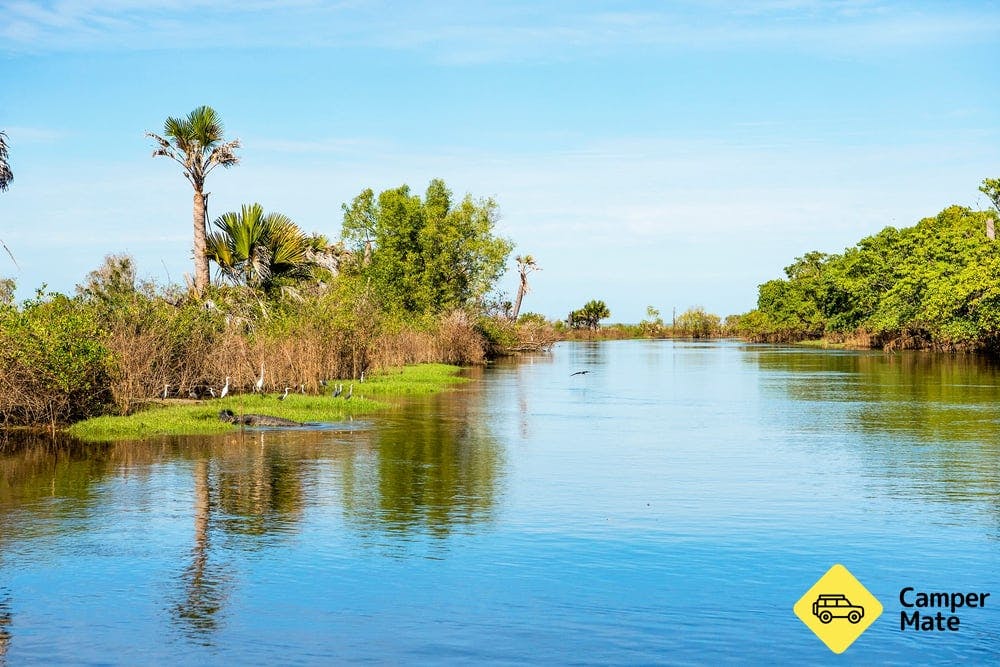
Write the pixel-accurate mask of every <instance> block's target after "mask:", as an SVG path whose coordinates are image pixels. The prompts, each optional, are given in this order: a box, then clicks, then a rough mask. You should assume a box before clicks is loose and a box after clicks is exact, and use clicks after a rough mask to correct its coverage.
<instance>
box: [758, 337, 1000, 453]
mask: <svg viewBox="0 0 1000 667" xmlns="http://www.w3.org/2000/svg"><path fill="white" fill-rule="evenodd" d="M751 353H752V354H753V357H754V358H755V360H756V362H757V364H758V365H759V366H760V367H761V368H762V369H764V370H767V371H769V372H770V373H771V377H770V378H768V377H766V376H765V378H764V381H765V382H767V383H768V386H769V387H770V388H773V389H776V390H777V391H779V392H780V393H781V394H782V395H787V396H789V397H790V398H792V399H794V400H798V401H809V402H817V403H823V402H829V403H840V404H843V403H850V404H852V405H850V406H847V407H846V413H847V414H849V415H850V416H851V419H852V421H853V423H854V425H856V426H857V428H859V429H862V430H866V431H873V432H883V433H899V434H901V435H905V436H907V437H912V438H916V439H919V440H923V441H942V440H949V441H955V440H978V441H984V442H986V441H996V440H997V439H998V438H1000V420H998V419H996V418H995V414H994V411H993V408H994V405H995V404H996V402H997V398H998V397H1000V366H998V364H997V363H996V361H995V360H992V359H990V358H987V357H982V356H978V355H971V354H968V355H948V354H933V353H926V352H913V353H897V354H882V353H822V352H798V351H779V350H766V349H765V350H764V351H754V350H753V349H752V348H751ZM837 409H838V410H845V408H844V407H843V406H838V408H837Z"/></svg>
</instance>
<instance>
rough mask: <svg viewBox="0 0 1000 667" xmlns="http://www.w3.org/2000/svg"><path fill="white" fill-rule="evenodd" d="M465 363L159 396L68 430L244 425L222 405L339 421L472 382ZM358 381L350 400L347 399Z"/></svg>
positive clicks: (111, 434) (102, 432) (166, 431)
mask: <svg viewBox="0 0 1000 667" xmlns="http://www.w3.org/2000/svg"><path fill="white" fill-rule="evenodd" d="M460 371H461V368H460V367H458V366H452V365H448V364H420V365H416V366H405V367H402V368H396V369H391V370H387V371H383V372H380V373H378V374H376V375H374V376H372V377H371V378H367V379H366V380H365V381H364V382H358V381H353V382H352V381H351V380H337V381H331V382H330V383H329V384H328V386H327V387H326V389H325V391H324V393H321V394H319V395H316V394H311V395H310V394H296V393H289V394H288V397H287V398H286V399H284V400H278V396H279V394H266V395H264V397H263V398H262V397H261V396H259V395H256V394H238V395H235V396H227V397H226V398H221V399H210V400H205V401H187V400H170V399H168V400H166V401H156V402H154V403H152V404H150V405H149V407H147V408H146V409H144V410H142V411H140V412H137V413H134V414H131V415H127V416H102V417H94V418H91V419H86V420H84V421H80V422H77V423H75V424H73V425H72V426H70V427H69V428H67V429H66V432H67V433H68V434H69V435H71V436H73V437H75V438H79V439H80V440H84V441H88V442H100V441H112V440H133V439H139V438H146V437H151V436H158V435H212V434H216V433H226V432H229V431H234V430H237V429H239V428H240V427H239V426H236V425H233V424H230V423H227V422H223V421H221V420H220V419H219V411H220V410H225V409H228V410H232V411H233V412H234V413H236V414H237V415H242V414H247V413H253V414H266V415H272V416H275V417H281V418H284V419H291V420H294V421H297V422H303V423H317V422H338V421H343V420H345V419H349V418H351V417H356V416H360V415H366V414H371V413H374V412H378V411H379V410H382V409H384V408H386V407H388V406H389V405H390V404H391V403H392V401H393V400H394V399H399V398H405V397H408V396H419V395H426V394H432V393H435V392H438V391H443V390H445V389H447V388H448V387H451V386H454V385H456V384H460V383H462V382H466V381H467V379H466V378H464V377H461V376H460V375H459V372H460ZM337 384H343V386H344V390H343V394H341V395H340V396H339V397H337V398H334V397H333V396H332V393H333V387H334V386H335V385H337ZM352 385H353V394H352V395H351V398H350V399H347V398H345V396H346V394H347V393H348V392H349V391H350V390H351V387H352Z"/></svg>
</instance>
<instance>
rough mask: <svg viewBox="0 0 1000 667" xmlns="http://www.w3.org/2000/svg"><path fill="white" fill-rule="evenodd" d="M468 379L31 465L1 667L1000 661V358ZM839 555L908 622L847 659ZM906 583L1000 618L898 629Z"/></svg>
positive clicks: (830, 359)
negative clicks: (973, 594) (311, 418)
mask: <svg viewBox="0 0 1000 667" xmlns="http://www.w3.org/2000/svg"><path fill="white" fill-rule="evenodd" d="M583 370H586V371H588V372H587V373H586V374H580V375H571V374H572V373H574V372H576V371H583ZM470 374H471V375H472V376H473V381H472V382H470V383H468V384H466V385H463V386H462V387H461V388H460V389H458V390H455V391H450V392H447V393H445V394H441V395H438V396H434V397H428V398H423V399H417V400H414V401H411V402H408V403H406V404H405V405H400V406H398V407H396V408H394V409H392V410H390V411H388V412H387V413H386V414H385V415H380V416H376V417H374V418H372V419H371V420H370V421H369V422H367V423H365V424H364V427H363V428H357V429H354V430H350V431H346V430H337V431H333V430H329V429H328V430H315V431H310V430H295V431H290V432H282V431H280V430H268V431H260V432H255V431H247V432H244V433H241V434H234V435H228V436H224V437H215V438H160V439H155V440H151V441H144V442H135V443H113V444H109V445H101V446H91V445H86V446H85V445H80V444H76V443H68V442H67V443H56V444H52V443H38V444H34V445H31V446H28V447H27V448H25V449H23V450H19V451H18V452H16V453H13V452H10V453H7V454H5V455H3V456H2V457H0V474H2V485H0V656H2V657H0V662H3V661H6V662H7V663H9V664H12V665H13V664H31V663H45V664H53V663H64V664H163V663H171V664H174V663H177V664H230V663H234V662H235V663H241V664H245V663H280V664H331V663H353V662H363V663H374V664H448V663H454V664H469V663H493V664H546V665H547V664H602V665H603V664H628V665H633V664H716V663H731V664H737V663H738V664H765V663H779V664H785V663H790V664H803V663H810V664H812V663H831V664H833V663H836V664H845V663H847V664H915V663H919V664H946V663H954V662H959V661H961V662H974V663H989V662H996V661H997V660H998V659H1000V635H998V632H997V629H998V628H1000V613H998V611H997V610H998V609H1000V412H998V410H997V405H998V398H1000V390H998V387H1000V376H998V369H997V367H996V366H995V365H994V364H993V363H992V362H990V361H988V360H985V359H982V358H978V357H971V356H965V357H949V356H941V355H931V354H918V353H914V354H897V355H884V354H882V353H876V352H844V351H824V350H810V349H799V348H781V347H771V346H763V345H748V344H744V343H738V342H729V341H721V342H720V341H715V342H681V341H674V342H671V341H620V342H575V343H561V344H559V345H557V346H556V348H555V349H554V351H553V352H551V353H548V354H540V355H535V356H528V357H522V358H520V359H519V360H516V361H511V362H504V363H498V364H494V365H492V366H490V367H488V368H485V369H473V370H471V371H470ZM835 563H842V564H844V565H845V566H846V567H847V568H849V569H850V570H851V571H852V572H853V573H854V574H855V575H856V576H857V577H858V578H859V580H860V581H861V582H862V583H863V584H864V585H865V586H866V587H867V588H868V589H869V590H870V591H871V592H872V593H873V594H874V595H875V596H876V597H877V598H879V600H880V601H881V602H882V604H883V606H884V609H885V611H884V613H883V615H882V617H881V618H879V619H878V620H877V621H876V622H875V623H874V624H873V625H872V627H871V628H870V629H869V630H868V631H867V632H865V633H864V634H863V635H862V636H861V637H860V638H859V639H858V640H857V641H856V642H855V643H854V644H853V645H852V646H851V647H850V648H849V649H848V650H847V651H846V652H845V653H844V654H842V655H839V656H838V655H834V654H833V653H832V652H831V651H830V650H829V649H827V648H826V646H825V645H824V644H823V643H821V642H820V641H819V640H818V639H817V638H816V637H815V636H814V635H813V634H812V632H811V631H810V630H809V629H808V628H806V627H805V625H803V624H802V623H801V622H800V621H799V619H798V618H796V617H795V615H794V614H793V613H792V606H793V605H794V604H795V602H796V601H797V600H798V599H799V598H800V597H801V596H802V595H803V594H804V593H805V592H806V591H807V590H808V589H809V588H810V587H811V586H812V584H813V583H814V582H815V580H816V579H818V578H819V577H820V576H821V575H822V574H823V573H824V572H826V570H827V569H829V568H830V567H831V566H832V565H833V564H835ZM905 586H913V587H915V588H917V589H918V590H926V591H962V592H969V591H979V592H990V593H992V595H993V597H992V598H989V599H988V601H987V604H986V606H985V607H984V608H982V609H967V610H961V611H959V615H960V617H961V629H960V630H959V632H932V633H926V632H914V631H912V630H907V631H906V632H901V631H900V627H899V616H900V610H901V606H900V603H899V599H898V595H899V591H900V589H901V588H903V587H905ZM935 611H936V610H935ZM834 622H844V621H834Z"/></svg>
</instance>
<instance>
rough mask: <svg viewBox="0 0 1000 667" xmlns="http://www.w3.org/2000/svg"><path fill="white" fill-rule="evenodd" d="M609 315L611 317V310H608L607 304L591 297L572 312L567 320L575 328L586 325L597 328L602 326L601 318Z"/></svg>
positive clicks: (589, 327)
mask: <svg viewBox="0 0 1000 667" xmlns="http://www.w3.org/2000/svg"><path fill="white" fill-rule="evenodd" d="M608 317H611V311H610V310H608V306H607V304H606V303H604V302H603V301H598V300H597V299H591V300H590V301H588V302H587V303H585V304H584V305H583V308H580V309H579V310H574V311H573V312H571V313H570V314H569V318H568V319H567V322H568V323H569V325H570V326H571V327H573V328H574V329H581V328H583V327H586V328H588V329H594V330H596V329H598V328H600V326H601V320H603V319H606V318H608Z"/></svg>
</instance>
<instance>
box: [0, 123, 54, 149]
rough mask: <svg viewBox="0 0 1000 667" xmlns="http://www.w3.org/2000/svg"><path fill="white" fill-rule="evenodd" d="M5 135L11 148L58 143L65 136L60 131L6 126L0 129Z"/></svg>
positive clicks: (45, 128)
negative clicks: (21, 145) (23, 145)
mask: <svg viewBox="0 0 1000 667" xmlns="http://www.w3.org/2000/svg"><path fill="white" fill-rule="evenodd" d="M0 130H3V131H4V132H6V133H7V136H8V137H9V138H10V142H9V143H10V144H11V145H12V146H17V145H19V144H29V143H30V144H42V143H45V144H47V143H52V142H55V141H59V140H60V139H63V138H65V137H66V136H67V133H66V132H64V131H62V130H56V129H53V128H47V127H23V126H16V125H12V126H8V127H0Z"/></svg>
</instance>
